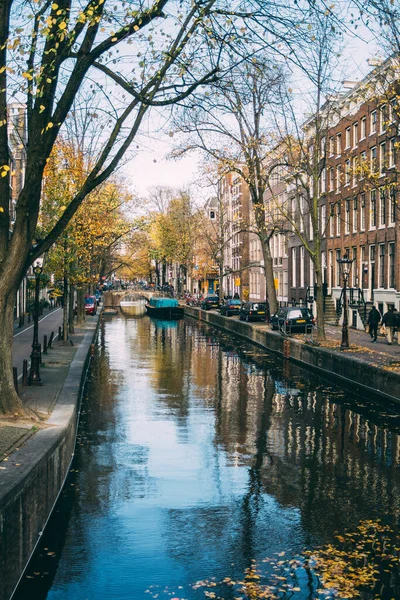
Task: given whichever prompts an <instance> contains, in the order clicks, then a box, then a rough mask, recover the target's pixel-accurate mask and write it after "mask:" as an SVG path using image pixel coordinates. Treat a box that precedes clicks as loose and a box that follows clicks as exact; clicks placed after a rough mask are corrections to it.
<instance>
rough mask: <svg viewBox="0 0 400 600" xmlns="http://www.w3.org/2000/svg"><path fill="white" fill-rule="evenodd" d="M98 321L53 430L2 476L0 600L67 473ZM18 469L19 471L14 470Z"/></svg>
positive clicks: (41, 434) (67, 384)
mask: <svg viewBox="0 0 400 600" xmlns="http://www.w3.org/2000/svg"><path fill="white" fill-rule="evenodd" d="M97 323H98V321H97V322H95V323H93V328H91V329H89V330H88V331H87V332H86V334H85V336H84V338H83V340H82V342H81V344H80V346H79V348H78V350H77V352H76V354H75V357H74V359H73V361H72V363H71V366H70V369H69V372H68V375H67V377H66V379H65V381H64V385H63V387H62V389H61V391H60V394H59V396H58V398H57V403H56V405H55V407H54V410H53V412H52V414H51V417H50V418H49V420H48V424H49V425H50V427H49V428H48V429H42V430H41V431H38V432H37V433H35V435H34V436H32V438H30V439H29V440H28V441H27V442H26V443H25V444H24V445H23V446H22V447H21V448H20V449H19V450H16V451H14V452H13V453H12V454H11V455H10V458H9V461H8V462H6V463H3V464H4V465H7V468H6V469H5V470H3V471H1V477H0V582H1V583H0V600H9V598H10V597H11V596H12V594H13V593H14V591H15V588H16V586H17V584H18V582H19V580H20V578H21V576H22V574H23V572H24V570H25V568H26V566H27V564H28V562H29V559H30V557H31V555H32V553H33V551H34V549H35V547H36V545H37V543H38V541H39V539H40V536H41V534H42V531H43V529H44V527H45V525H46V523H47V520H48V518H49V516H50V514H51V512H52V510H53V507H54V504H55V502H56V500H57V498H58V495H59V493H60V492H61V489H62V487H63V484H64V480H65V478H66V476H67V474H68V470H69V467H70V464H71V460H72V457H73V454H74V450H75V440H76V431H77V423H78V418H77V417H78V413H79V408H80V399H81V394H82V389H83V384H84V381H85V378H86V373H87V369H88V364H89V360H90V357H89V355H90V352H89V351H90V345H91V343H92V342H93V339H94V337H95V335H96V331H97ZM17 464H18V465H19V466H15V465H17Z"/></svg>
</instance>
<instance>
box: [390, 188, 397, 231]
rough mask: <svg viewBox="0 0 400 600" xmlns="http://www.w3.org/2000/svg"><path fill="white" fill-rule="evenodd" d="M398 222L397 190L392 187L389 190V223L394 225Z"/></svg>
mask: <svg viewBox="0 0 400 600" xmlns="http://www.w3.org/2000/svg"><path fill="white" fill-rule="evenodd" d="M395 222H396V190H395V189H394V188H391V189H390V192H389V225H394V223H395Z"/></svg>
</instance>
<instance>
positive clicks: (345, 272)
mask: <svg viewBox="0 0 400 600" xmlns="http://www.w3.org/2000/svg"><path fill="white" fill-rule="evenodd" d="M337 262H338V263H339V269H340V272H341V275H342V277H343V310H344V313H343V322H342V343H341V344H340V349H341V350H344V349H346V348H349V347H350V346H349V327H348V325H349V322H348V314H347V282H348V279H349V275H350V271H351V265H352V264H353V260H352V259H351V258H349V257H348V255H347V253H346V254H345V255H344V256H343V258H338V259H337Z"/></svg>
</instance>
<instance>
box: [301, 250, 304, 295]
mask: <svg viewBox="0 0 400 600" xmlns="http://www.w3.org/2000/svg"><path fill="white" fill-rule="evenodd" d="M300 287H301V288H303V287H304V246H301V247H300Z"/></svg>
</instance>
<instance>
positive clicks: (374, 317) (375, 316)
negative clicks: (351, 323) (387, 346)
mask: <svg viewBox="0 0 400 600" xmlns="http://www.w3.org/2000/svg"><path fill="white" fill-rule="evenodd" d="M380 320H381V313H380V312H379V310H377V309H376V308H375V306H373V307H372V308H371V310H370V311H369V315H368V326H369V335H370V336H371V340H372V341H373V342H376V338H377V336H378V325H379V322H380Z"/></svg>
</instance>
